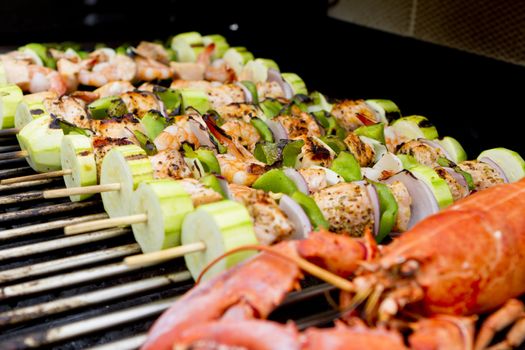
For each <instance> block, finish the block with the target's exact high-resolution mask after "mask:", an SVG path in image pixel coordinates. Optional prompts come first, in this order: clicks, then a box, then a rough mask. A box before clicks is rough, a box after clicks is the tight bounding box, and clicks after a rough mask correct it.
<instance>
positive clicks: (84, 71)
mask: <svg viewBox="0 0 525 350" xmlns="http://www.w3.org/2000/svg"><path fill="white" fill-rule="evenodd" d="M81 65H82V68H81V69H80V71H79V73H78V80H79V82H80V83H81V84H83V85H88V86H96V87H100V86H102V85H105V84H107V83H109V82H112V81H117V80H125V81H132V80H133V78H134V77H135V74H136V70H137V65H136V64H135V62H134V61H133V59H131V58H130V57H128V56H125V55H119V54H116V53H115V51H114V50H112V49H108V48H103V49H98V50H95V51H93V52H92V53H91V54H90V55H89V58H87V59H85V60H83V61H82V62H81Z"/></svg>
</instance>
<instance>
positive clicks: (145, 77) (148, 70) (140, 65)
mask: <svg viewBox="0 0 525 350" xmlns="http://www.w3.org/2000/svg"><path fill="white" fill-rule="evenodd" d="M135 63H136V65H137V74H136V78H137V79H138V80H140V81H152V80H164V79H169V78H171V77H172V71H171V69H170V67H169V66H167V65H165V64H164V63H161V62H158V61H155V60H154V59H151V58H148V57H141V56H137V57H135Z"/></svg>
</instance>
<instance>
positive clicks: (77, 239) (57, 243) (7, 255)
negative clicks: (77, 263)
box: [0, 228, 130, 261]
mask: <svg viewBox="0 0 525 350" xmlns="http://www.w3.org/2000/svg"><path fill="white" fill-rule="evenodd" d="M129 232H130V231H129V229H125V228H113V229H108V230H103V231H97V232H90V233H86V234H83V235H78V236H68V237H63V238H58V239H54V240H50V241H45V242H38V243H33V244H27V245H24V246H20V247H14V248H9V249H3V250H0V261H2V260H7V259H12V258H20V257H24V256H28V255H33V254H38V253H44V252H49V251H52V250H57V249H62V248H67V247H71V246H76V245H81V244H85V243H91V242H96V241H100V240H104V239H108V238H113V237H117V236H121V235H123V234H126V233H129Z"/></svg>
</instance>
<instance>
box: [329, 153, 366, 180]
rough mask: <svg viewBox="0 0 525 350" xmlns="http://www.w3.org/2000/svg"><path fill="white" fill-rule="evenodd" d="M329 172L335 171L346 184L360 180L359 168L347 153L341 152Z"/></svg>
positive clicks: (352, 156) (353, 158)
mask: <svg viewBox="0 0 525 350" xmlns="http://www.w3.org/2000/svg"><path fill="white" fill-rule="evenodd" d="M330 169H331V170H333V171H335V172H336V173H338V174H339V175H341V176H342V177H343V179H345V181H347V182H351V181H357V180H361V179H362V175H361V167H360V166H359V162H358V161H357V160H356V159H355V157H354V155H353V154H351V153H349V152H344V151H343V152H341V153H339V155H338V156H337V158H335V159H334V161H333V162H332V166H331V167H330Z"/></svg>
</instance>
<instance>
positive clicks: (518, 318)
mask: <svg viewBox="0 0 525 350" xmlns="http://www.w3.org/2000/svg"><path fill="white" fill-rule="evenodd" d="M513 323H515V325H514V326H513V327H512V328H511V330H510V331H509V333H508V334H507V338H506V339H505V340H504V341H503V342H502V343H500V344H497V345H495V349H503V348H504V349H509V348H513V347H516V346H518V345H519V344H521V343H522V342H523V341H524V340H525V306H524V305H523V303H522V302H521V301H519V300H516V299H510V300H509V301H507V302H506V303H505V305H503V306H502V307H501V308H500V309H499V310H498V311H496V312H494V313H493V314H492V315H490V316H489V317H488V318H487V319H486V320H485V322H484V323H483V325H482V326H481V329H480V331H479V334H478V337H477V339H476V346H475V347H474V348H475V350H482V349H486V348H487V347H488V345H489V344H490V342H491V341H492V339H493V338H494V335H495V334H496V333H497V332H499V331H501V330H502V329H504V328H506V327H508V326H510V325H511V324H513ZM491 349H492V347H491Z"/></svg>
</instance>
